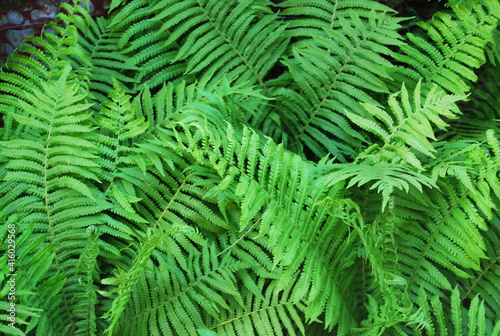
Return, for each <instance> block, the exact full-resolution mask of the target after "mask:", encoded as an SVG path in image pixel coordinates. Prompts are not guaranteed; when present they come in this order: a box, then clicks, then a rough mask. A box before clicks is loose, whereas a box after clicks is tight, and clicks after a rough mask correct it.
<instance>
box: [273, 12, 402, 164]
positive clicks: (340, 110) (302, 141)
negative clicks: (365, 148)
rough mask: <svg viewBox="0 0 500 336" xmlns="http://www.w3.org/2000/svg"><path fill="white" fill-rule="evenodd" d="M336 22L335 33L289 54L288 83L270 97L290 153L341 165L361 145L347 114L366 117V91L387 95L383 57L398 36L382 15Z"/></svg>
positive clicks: (392, 22)
mask: <svg viewBox="0 0 500 336" xmlns="http://www.w3.org/2000/svg"><path fill="white" fill-rule="evenodd" d="M338 20H339V22H340V27H338V28H337V29H327V30H325V35H326V36H321V35H320V36H313V37H314V41H315V42H316V44H308V45H306V46H304V47H296V48H294V49H293V57H290V58H288V59H287V60H286V61H285V62H284V63H285V65H286V66H287V67H288V70H289V71H290V74H291V76H292V78H293V84H292V85H290V86H289V87H283V88H279V89H277V90H276V91H275V92H274V97H275V99H276V100H277V103H276V109H277V112H278V113H279V115H280V117H281V119H282V123H283V125H284V126H285V129H286V132H287V134H288V136H289V137H290V138H291V139H290V140H289V142H290V144H289V147H290V148H291V149H293V150H299V149H300V148H301V147H305V148H306V150H309V151H311V152H312V153H313V154H314V155H315V156H317V157H323V156H324V155H326V154H327V153H330V154H332V155H334V156H336V157H337V158H338V159H339V160H341V161H346V160H347V159H348V158H352V157H354V156H355V155H356V152H357V151H358V150H359V146H360V143H361V142H362V141H363V140H365V138H364V136H363V135H362V133H360V132H359V130H358V129H357V128H356V127H355V125H354V124H353V123H352V122H351V121H350V120H349V118H348V116H347V115H346V113H347V112H351V113H354V114H357V115H365V114H366V112H365V111H364V109H363V108H362V106H361V104H360V103H372V104H376V102H375V101H374V100H373V98H372V97H371V95H370V92H386V93H387V92H388V89H387V87H386V85H385V84H384V80H383V79H384V78H385V79H389V78H390V77H389V75H388V72H387V70H388V69H389V68H390V67H391V66H392V65H391V63H390V62H389V61H388V60H387V59H385V58H384V55H388V54H390V49H389V46H390V45H394V44H397V43H398V39H399V36H398V34H397V33H396V31H395V30H396V29H397V27H398V19H395V18H392V17H390V16H389V15H386V14H384V15H379V16H375V14H374V13H372V16H371V17H370V20H368V21H367V20H362V19H361V17H360V16H359V14H358V13H354V12H353V13H351V15H350V16H349V17H346V18H344V17H341V18H339V19H338ZM301 151H303V149H301Z"/></svg>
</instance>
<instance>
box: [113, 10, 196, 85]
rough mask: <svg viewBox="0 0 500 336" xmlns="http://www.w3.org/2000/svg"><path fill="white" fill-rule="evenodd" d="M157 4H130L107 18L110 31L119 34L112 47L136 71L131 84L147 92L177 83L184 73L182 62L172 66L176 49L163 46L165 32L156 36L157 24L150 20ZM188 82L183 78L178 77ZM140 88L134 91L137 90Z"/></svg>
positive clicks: (158, 23) (166, 36) (173, 44)
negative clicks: (166, 83)
mask: <svg viewBox="0 0 500 336" xmlns="http://www.w3.org/2000/svg"><path fill="white" fill-rule="evenodd" d="M157 3H158V1H153V2H151V1H145V0H139V1H131V2H129V3H127V4H126V5H124V6H120V7H119V9H118V10H117V11H115V12H114V13H113V14H112V15H111V19H110V20H111V21H110V27H111V29H112V30H114V31H119V32H121V34H120V38H119V40H118V42H117V44H116V47H117V49H118V50H120V53H122V54H124V55H126V56H127V57H129V59H128V65H130V66H132V67H135V68H137V69H139V71H137V72H136V74H135V77H134V79H135V81H136V82H137V83H141V84H147V85H148V86H150V87H151V88H156V87H159V86H161V85H163V84H164V83H165V82H170V81H172V82H173V81H175V80H177V79H179V78H180V77H181V76H182V74H184V72H185V71H186V64H185V62H174V61H173V60H174V58H175V55H176V53H177V49H178V45H177V44H176V43H172V44H166V43H165V41H166V39H167V38H168V36H169V33H168V32H165V33H159V31H160V28H161V22H158V21H155V20H152V18H154V16H155V15H157V14H159V13H160V11H159V10H153V9H152V8H153V6H155V4H157ZM182 78H183V79H184V80H188V77H187V76H183V77H182ZM140 89H141V86H137V87H135V88H134V90H135V91H137V90H140Z"/></svg>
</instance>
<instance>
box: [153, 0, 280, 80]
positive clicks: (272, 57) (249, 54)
mask: <svg viewBox="0 0 500 336" xmlns="http://www.w3.org/2000/svg"><path fill="white" fill-rule="evenodd" d="M251 5H252V1H248V0H245V1H238V2H237V1H232V0H231V1H223V2H221V1H215V0H202V1H196V0H188V1H183V2H177V1H173V0H161V1H159V2H158V3H157V4H156V5H155V6H154V7H153V8H152V9H151V10H152V11H153V12H156V11H158V13H156V15H155V17H154V19H153V20H155V21H159V22H162V25H161V28H160V33H161V32H168V33H169V34H168V38H167V40H166V41H165V44H166V45H169V44H171V43H174V42H176V43H177V44H178V45H179V50H178V52H177V54H176V56H175V59H174V60H173V62H175V61H179V60H186V62H187V68H186V73H188V74H203V75H201V76H200V78H203V77H205V76H206V77H208V78H210V79H211V81H213V82H218V81H219V80H220V79H221V78H222V77H223V76H224V75H226V74H227V76H228V77H229V78H231V79H235V78H237V79H236V81H235V83H246V84H249V85H252V84H259V85H261V86H263V85H264V81H265V76H266V75H267V73H268V72H269V70H270V69H271V67H272V66H273V65H274V64H275V63H276V62H277V60H278V59H279V57H280V56H281V54H282V53H283V52H284V49H285V48H286V46H287V43H288V41H287V39H285V38H284V37H283V31H284V29H285V26H284V25H283V24H278V23H277V22H275V21H276V18H277V16H276V15H265V16H263V17H261V18H259V17H258V16H257V15H255V11H254V10H253V9H252V7H251Z"/></svg>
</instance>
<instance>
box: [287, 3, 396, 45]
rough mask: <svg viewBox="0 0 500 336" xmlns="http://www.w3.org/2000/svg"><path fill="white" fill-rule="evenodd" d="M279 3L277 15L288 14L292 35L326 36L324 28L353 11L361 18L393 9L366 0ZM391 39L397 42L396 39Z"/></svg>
mask: <svg viewBox="0 0 500 336" xmlns="http://www.w3.org/2000/svg"><path fill="white" fill-rule="evenodd" d="M279 7H280V8H284V9H283V10H282V11H281V12H280V14H281V15H283V16H285V17H289V18H292V20H290V21H291V22H290V24H289V26H288V28H287V33H288V34H289V35H290V36H292V37H302V38H313V37H315V36H326V34H325V31H327V30H329V29H338V28H341V27H342V22H341V19H349V17H350V16H351V12H353V11H355V12H356V13H357V14H358V15H359V16H360V17H361V18H363V20H368V19H370V18H372V17H373V16H374V13H376V14H377V15H380V16H383V15H384V14H385V13H387V12H394V10H393V9H391V8H390V7H387V6H385V5H384V4H382V3H379V2H375V1H366V0H362V1H350V0H349V1H339V0H326V1H304V0H286V1H283V2H282V3H280V4H279ZM306 41H307V40H306ZM307 42H308V43H309V42H311V41H307ZM394 42H396V43H397V41H396V40H394Z"/></svg>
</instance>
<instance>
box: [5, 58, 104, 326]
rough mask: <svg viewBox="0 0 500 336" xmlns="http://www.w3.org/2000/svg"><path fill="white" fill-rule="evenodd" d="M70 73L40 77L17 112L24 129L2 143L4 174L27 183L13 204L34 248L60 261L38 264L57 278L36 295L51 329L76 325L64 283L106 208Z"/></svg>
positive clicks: (48, 278) (43, 322)
mask: <svg viewBox="0 0 500 336" xmlns="http://www.w3.org/2000/svg"><path fill="white" fill-rule="evenodd" d="M69 74H70V68H69V67H68V68H66V69H65V70H64V72H63V74H62V76H61V77H60V78H59V79H58V80H57V81H49V82H48V83H45V84H43V85H42V87H43V91H38V90H34V91H33V93H28V94H27V95H26V99H27V101H28V102H21V104H22V106H23V108H24V109H23V111H20V113H14V115H13V116H14V118H15V119H16V120H17V121H18V122H19V123H20V124H22V125H24V126H25V129H26V132H24V133H22V134H20V137H19V138H12V139H10V140H8V141H3V142H2V143H1V145H2V148H1V150H0V156H1V157H3V158H7V159H9V161H8V162H6V163H5V164H4V167H5V169H6V174H5V175H4V176H3V180H4V181H6V182H13V183H16V184H18V185H20V186H26V187H23V188H22V193H21V194H19V197H18V198H17V200H15V201H14V202H13V204H12V206H14V207H15V206H17V207H19V208H18V211H19V210H20V211H21V213H23V218H22V220H20V222H19V225H20V226H26V225H34V230H35V232H36V234H34V237H33V238H34V239H35V240H34V242H35V241H36V242H37V243H38V247H37V248H38V249H40V250H45V251H47V250H48V251H50V252H49V253H50V256H51V257H50V259H49V260H51V261H52V263H53V264H54V265H56V267H54V268H52V269H50V271H48V272H47V271H46V272H41V273H40V274H41V277H42V278H41V279H40V280H39V281H42V280H43V281H45V282H46V283H47V286H53V288H52V289H51V292H52V294H49V293H47V292H46V291H37V295H36V296H35V297H34V298H32V299H31V300H32V302H33V304H34V305H35V306H38V307H44V309H45V311H44V313H43V316H42V317H41V318H40V320H39V322H38V323H39V326H38V330H45V332H46V334H57V333H59V332H61V330H65V332H68V333H73V332H74V331H75V330H76V328H77V325H76V323H77V321H76V320H77V319H78V318H77V316H74V315H73V314H72V312H73V306H72V304H71V301H72V297H73V296H74V295H75V293H73V292H71V291H70V290H69V287H66V286H71V285H72V284H73V283H74V281H75V278H74V277H72V275H73V274H74V273H73V271H72V270H73V267H74V265H75V260H76V257H77V256H79V255H80V254H81V251H82V249H83V248H84V247H85V245H86V233H85V230H86V228H87V227H88V226H89V225H97V226H98V225H100V224H103V218H102V217H101V216H100V212H101V211H104V210H106V209H107V208H109V205H108V204H107V203H106V202H105V201H104V200H103V198H102V197H101V196H100V193H99V192H97V191H96V190H95V188H94V187H93V183H95V182H98V181H99V178H98V177H97V175H98V172H99V170H100V167H99V165H98V164H97V162H96V158H97V156H96V154H97V150H96V147H95V145H94V144H92V143H91V142H89V141H87V140H85V139H83V138H82V137H81V136H82V135H84V134H88V133H91V132H92V131H93V127H92V125H91V124H90V123H89V118H90V113H89V112H88V107H89V105H88V104H84V100H85V95H83V94H81V91H80V87H78V86H77V85H76V84H71V83H69V82H68V77H69ZM13 210H14V209H13ZM33 261H34V259H33ZM40 265H41V263H40V262H38V263H34V264H33V266H26V270H27V271H28V272H34V271H35V269H31V267H40ZM28 279H32V280H33V277H28ZM54 295H55V296H54ZM49 297H51V299H49ZM35 302H36V303H35ZM57 302H59V303H57ZM55 317H57V318H55Z"/></svg>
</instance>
